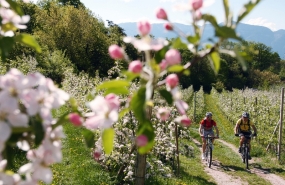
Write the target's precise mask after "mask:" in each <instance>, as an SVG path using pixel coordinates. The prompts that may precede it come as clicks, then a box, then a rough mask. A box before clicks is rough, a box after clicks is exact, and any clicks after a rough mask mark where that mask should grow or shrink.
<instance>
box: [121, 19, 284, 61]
mask: <svg viewBox="0 0 285 185" xmlns="http://www.w3.org/2000/svg"><path fill="white" fill-rule="evenodd" d="M119 26H120V27H122V28H123V29H124V30H125V33H126V34H127V35H128V36H134V35H137V34H138V32H137V27H136V23H121V24H119ZM175 26H176V27H177V28H179V29H180V30H181V31H182V32H184V33H186V34H191V33H192V30H193V29H192V27H191V26H190V25H184V24H179V23H175ZM237 33H238V34H239V35H240V36H241V37H242V38H243V39H245V40H246V41H254V42H260V43H263V44H265V45H266V46H269V47H271V48H272V51H274V52H277V53H278V54H279V56H280V58H282V59H285V44H284V43H285V30H278V31H272V30H270V29H269V28H267V27H264V26H255V25H249V24H243V23H240V24H239V25H238V27H237ZM151 34H152V35H153V36H155V37H157V38H158V37H162V38H174V37H176V36H177V35H176V34H175V33H174V32H169V31H166V30H164V28H163V23H156V24H152V30H151ZM213 35H214V29H213V27H212V26H211V25H209V24H207V25H206V26H205V28H204V35H203V38H202V40H203V41H206V40H207V39H208V38H210V37H212V36H213Z"/></svg>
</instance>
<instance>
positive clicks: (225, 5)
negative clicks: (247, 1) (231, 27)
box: [223, 0, 230, 22]
mask: <svg viewBox="0 0 285 185" xmlns="http://www.w3.org/2000/svg"><path fill="white" fill-rule="evenodd" d="M223 4H224V10H225V17H226V22H228V19H229V13H230V9H229V1H228V0H223Z"/></svg>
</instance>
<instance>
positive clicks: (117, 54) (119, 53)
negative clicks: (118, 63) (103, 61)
mask: <svg viewBox="0 0 285 185" xmlns="http://www.w3.org/2000/svg"><path fill="white" fill-rule="evenodd" d="M109 55H110V56H111V58H112V59H115V60H118V59H123V58H124V51H123V49H122V48H120V47H119V46H117V45H115V44H113V45H111V46H110V47H109Z"/></svg>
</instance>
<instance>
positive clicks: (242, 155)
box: [240, 146, 245, 163]
mask: <svg viewBox="0 0 285 185" xmlns="http://www.w3.org/2000/svg"><path fill="white" fill-rule="evenodd" d="M240 155H241V158H242V162H243V163H245V147H244V146H242V148H241V154H240Z"/></svg>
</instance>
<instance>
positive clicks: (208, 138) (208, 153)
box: [202, 135, 216, 168]
mask: <svg viewBox="0 0 285 185" xmlns="http://www.w3.org/2000/svg"><path fill="white" fill-rule="evenodd" d="M202 138H205V140H206V148H205V155H206V156H205V157H206V163H207V166H208V167H209V168H211V165H212V151H213V142H212V141H213V139H214V138H216V137H214V136H210V135H207V136H203V137H202Z"/></svg>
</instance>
